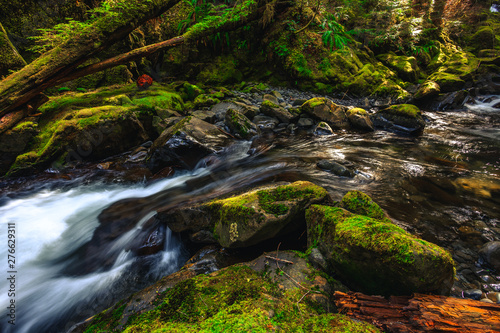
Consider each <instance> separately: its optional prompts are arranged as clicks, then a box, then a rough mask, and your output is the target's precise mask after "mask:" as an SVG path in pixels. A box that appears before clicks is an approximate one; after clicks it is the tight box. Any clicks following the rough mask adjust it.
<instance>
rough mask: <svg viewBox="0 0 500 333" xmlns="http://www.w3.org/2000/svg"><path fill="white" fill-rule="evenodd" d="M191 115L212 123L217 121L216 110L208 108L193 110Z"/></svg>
mask: <svg viewBox="0 0 500 333" xmlns="http://www.w3.org/2000/svg"><path fill="white" fill-rule="evenodd" d="M191 115H192V116H193V117H196V118H198V119H200V120H203V121H205V122H207V123H210V124H213V123H215V120H216V115H215V112H213V111H208V110H204V111H201V110H197V111H193V112H191Z"/></svg>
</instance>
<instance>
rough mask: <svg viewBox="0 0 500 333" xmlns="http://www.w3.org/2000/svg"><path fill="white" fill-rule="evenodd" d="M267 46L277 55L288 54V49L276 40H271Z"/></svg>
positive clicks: (283, 55) (284, 55)
mask: <svg viewBox="0 0 500 333" xmlns="http://www.w3.org/2000/svg"><path fill="white" fill-rule="evenodd" d="M269 46H270V47H271V48H272V49H273V50H274V53H275V54H276V55H277V56H279V57H283V58H284V57H286V56H288V55H289V54H290V50H289V49H288V47H287V46H286V45H284V44H281V43H280V42H278V41H275V40H273V41H272V42H271V43H269Z"/></svg>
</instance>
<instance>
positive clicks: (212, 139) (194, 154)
mask: <svg viewBox="0 0 500 333" xmlns="http://www.w3.org/2000/svg"><path fill="white" fill-rule="evenodd" d="M231 141H232V140H231V138H230V137H229V136H228V135H227V134H225V133H223V132H221V131H220V130H219V129H218V127H217V126H215V125H212V124H209V123H207V122H204V121H202V120H200V119H198V118H196V117H192V116H189V117H186V118H184V119H183V120H181V121H180V122H178V123H177V124H175V125H174V126H171V127H169V128H167V129H166V130H165V131H164V132H163V133H162V134H161V135H160V137H158V139H156V140H155V142H154V144H153V146H152V147H151V149H150V152H149V156H148V162H147V165H148V167H149V168H150V169H151V170H152V171H153V172H158V171H159V170H161V169H163V168H165V167H168V166H176V165H177V166H180V167H184V168H187V169H192V168H194V167H195V166H196V164H197V163H198V161H199V160H200V159H202V158H203V157H205V156H207V155H209V154H212V153H214V152H216V151H219V150H221V149H222V148H223V147H226V146H227V145H229V144H230V143H231Z"/></svg>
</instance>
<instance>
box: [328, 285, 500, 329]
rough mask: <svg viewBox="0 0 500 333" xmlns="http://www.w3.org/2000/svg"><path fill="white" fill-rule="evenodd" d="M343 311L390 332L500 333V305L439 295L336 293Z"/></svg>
mask: <svg viewBox="0 0 500 333" xmlns="http://www.w3.org/2000/svg"><path fill="white" fill-rule="evenodd" d="M334 298H335V304H336V305H337V307H338V310H339V312H340V313H343V314H346V315H348V316H350V317H351V318H355V319H359V320H363V321H366V322H370V323H372V324H374V325H375V326H377V327H378V328H380V329H381V330H383V331H384V332H390V333H396V332H397V333H402V332H405V333H406V332H408V333H413V332H478V333H479V332H481V333H485V332H491V333H493V332H500V305H499V304H492V303H485V302H480V301H474V300H470V299H461V298H455V297H447V296H439V295H422V294H415V295H413V296H391V297H390V298H389V299H386V298H384V297H381V296H369V295H365V294H362V293H357V292H349V293H343V292H340V291H337V292H335V294H334Z"/></svg>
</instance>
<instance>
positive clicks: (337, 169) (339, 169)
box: [316, 160, 354, 178]
mask: <svg viewBox="0 0 500 333" xmlns="http://www.w3.org/2000/svg"><path fill="white" fill-rule="evenodd" d="M316 165H317V166H318V168H321V169H324V170H328V171H330V172H332V173H334V174H336V175H337V176H342V177H349V178H352V177H354V171H352V170H349V169H348V168H346V167H345V166H343V165H342V164H340V163H338V162H335V161H330V160H321V161H319V162H318V163H317V164H316Z"/></svg>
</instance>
